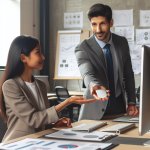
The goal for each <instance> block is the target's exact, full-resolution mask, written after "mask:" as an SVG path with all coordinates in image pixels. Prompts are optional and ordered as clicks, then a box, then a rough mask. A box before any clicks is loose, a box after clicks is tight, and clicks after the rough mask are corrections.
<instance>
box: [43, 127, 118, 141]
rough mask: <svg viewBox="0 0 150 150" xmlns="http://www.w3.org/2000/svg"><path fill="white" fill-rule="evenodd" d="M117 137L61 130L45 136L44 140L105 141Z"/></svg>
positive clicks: (98, 133)
mask: <svg viewBox="0 0 150 150" xmlns="http://www.w3.org/2000/svg"><path fill="white" fill-rule="evenodd" d="M115 136H117V135H116V134H115V133H107V132H100V131H93V132H90V133H89V132H76V131H72V130H71V129H62V130H59V131H57V132H54V133H51V134H47V135H45V137H46V138H54V139H68V140H79V141H98V142H101V141H106V140H108V139H111V138H113V137H115Z"/></svg>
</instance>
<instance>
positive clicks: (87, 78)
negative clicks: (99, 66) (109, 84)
mask: <svg viewBox="0 0 150 150" xmlns="http://www.w3.org/2000/svg"><path fill="white" fill-rule="evenodd" d="M75 55H76V59H77V63H78V67H79V70H80V73H81V76H82V78H83V81H84V84H85V86H86V87H88V86H94V85H100V86H101V85H103V83H102V82H101V81H100V79H99V78H98V77H97V76H96V75H97V72H96V70H95V67H94V66H93V65H92V62H91V60H90V58H89V56H88V53H87V52H86V48H85V47H84V46H83V47H82V46H81V45H78V46H77V47H76V48H75Z"/></svg>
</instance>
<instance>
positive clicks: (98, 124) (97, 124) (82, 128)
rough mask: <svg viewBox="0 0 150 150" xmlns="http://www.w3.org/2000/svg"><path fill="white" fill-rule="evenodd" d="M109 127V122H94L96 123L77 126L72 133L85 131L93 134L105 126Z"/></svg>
mask: <svg viewBox="0 0 150 150" xmlns="http://www.w3.org/2000/svg"><path fill="white" fill-rule="evenodd" d="M105 125H107V122H101V121H99V122H94V123H90V124H85V123H83V124H80V125H78V126H75V127H73V128H72V131H83V132H92V131H94V130H96V129H99V128H101V127H103V126H105Z"/></svg>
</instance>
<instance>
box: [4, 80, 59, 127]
mask: <svg viewBox="0 0 150 150" xmlns="http://www.w3.org/2000/svg"><path fill="white" fill-rule="evenodd" d="M2 90H3V94H4V100H5V105H6V109H8V110H9V111H12V112H13V113H14V114H15V115H16V116H17V117H18V118H20V119H21V120H23V121H24V122H25V123H26V124H28V125H29V126H31V127H33V128H39V127H42V126H43V125H47V124H51V123H53V122H56V121H58V119H59V118H58V115H57V112H56V110H55V108H54V107H51V108H48V109H45V110H42V111H39V110H37V109H36V108H34V106H33V105H32V104H30V103H29V101H28V99H27V98H26V96H25V95H24V94H23V92H22V91H21V89H20V88H19V87H18V85H17V84H16V83H15V82H14V81H13V80H8V81H6V82H5V83H4V84H3V87H2Z"/></svg>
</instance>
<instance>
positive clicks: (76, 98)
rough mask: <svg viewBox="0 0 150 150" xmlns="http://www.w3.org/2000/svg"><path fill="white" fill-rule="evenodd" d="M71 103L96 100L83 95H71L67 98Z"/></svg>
mask: <svg viewBox="0 0 150 150" xmlns="http://www.w3.org/2000/svg"><path fill="white" fill-rule="evenodd" d="M67 100H68V103H69V104H72V103H75V104H85V103H92V102H95V101H96V100H95V99H85V98H84V97H82V96H71V97H70V98H68V99H67Z"/></svg>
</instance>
